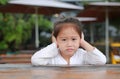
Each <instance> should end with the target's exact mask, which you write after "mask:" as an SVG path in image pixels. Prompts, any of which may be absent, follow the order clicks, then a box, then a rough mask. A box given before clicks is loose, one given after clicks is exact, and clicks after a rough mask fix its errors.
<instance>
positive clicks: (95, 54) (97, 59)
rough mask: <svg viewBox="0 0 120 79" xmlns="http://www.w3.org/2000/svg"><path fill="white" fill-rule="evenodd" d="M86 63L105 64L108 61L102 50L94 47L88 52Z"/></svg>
mask: <svg viewBox="0 0 120 79" xmlns="http://www.w3.org/2000/svg"><path fill="white" fill-rule="evenodd" d="M85 63H86V64H94V65H103V64H105V63H106V57H105V55H104V54H103V53H102V52H101V51H99V50H98V49H97V48H94V50H93V51H91V52H88V53H86V55H85Z"/></svg>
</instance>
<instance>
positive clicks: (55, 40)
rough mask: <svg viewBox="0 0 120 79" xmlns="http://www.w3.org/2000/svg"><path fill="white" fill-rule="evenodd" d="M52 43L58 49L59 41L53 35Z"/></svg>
mask: <svg viewBox="0 0 120 79" xmlns="http://www.w3.org/2000/svg"><path fill="white" fill-rule="evenodd" d="M52 42H53V43H56V45H57V48H58V44H57V39H56V38H55V36H53V35H52Z"/></svg>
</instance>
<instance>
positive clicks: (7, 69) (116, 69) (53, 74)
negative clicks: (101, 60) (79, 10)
mask: <svg viewBox="0 0 120 79" xmlns="http://www.w3.org/2000/svg"><path fill="white" fill-rule="evenodd" d="M0 79H120V64H117V65H111V64H107V65H101V66H93V65H84V66H37V67H34V66H32V65H30V64H0Z"/></svg>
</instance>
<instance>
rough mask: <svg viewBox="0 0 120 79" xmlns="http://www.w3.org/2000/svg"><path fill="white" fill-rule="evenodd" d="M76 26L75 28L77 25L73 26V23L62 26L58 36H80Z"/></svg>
mask: <svg viewBox="0 0 120 79" xmlns="http://www.w3.org/2000/svg"><path fill="white" fill-rule="evenodd" d="M74 26H75V24H71V23H66V24H62V29H61V30H60V32H59V34H58V35H62V36H66V35H68V36H71V35H72V36H76V35H79V34H78V32H77V30H76V28H75V27H74Z"/></svg>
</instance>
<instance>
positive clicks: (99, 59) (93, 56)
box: [31, 43, 106, 65]
mask: <svg viewBox="0 0 120 79" xmlns="http://www.w3.org/2000/svg"><path fill="white" fill-rule="evenodd" d="M31 63H32V64H33V65H47V64H50V65H66V64H67V62H66V61H65V59H64V58H63V57H62V56H61V55H60V53H59V49H58V48H57V46H56V44H55V43H52V44H50V45H48V46H47V47H45V48H43V49H41V50H39V51H37V52H36V53H35V54H34V55H33V56H32V57H31ZM105 63H106V57H105V55H104V54H103V53H102V52H101V51H99V50H98V49H97V48H95V49H94V50H93V51H91V52H87V51H85V50H83V49H81V48H79V49H78V50H77V51H76V53H75V54H74V55H73V56H72V57H71V58H70V65H85V64H93V65H102V64H105Z"/></svg>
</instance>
